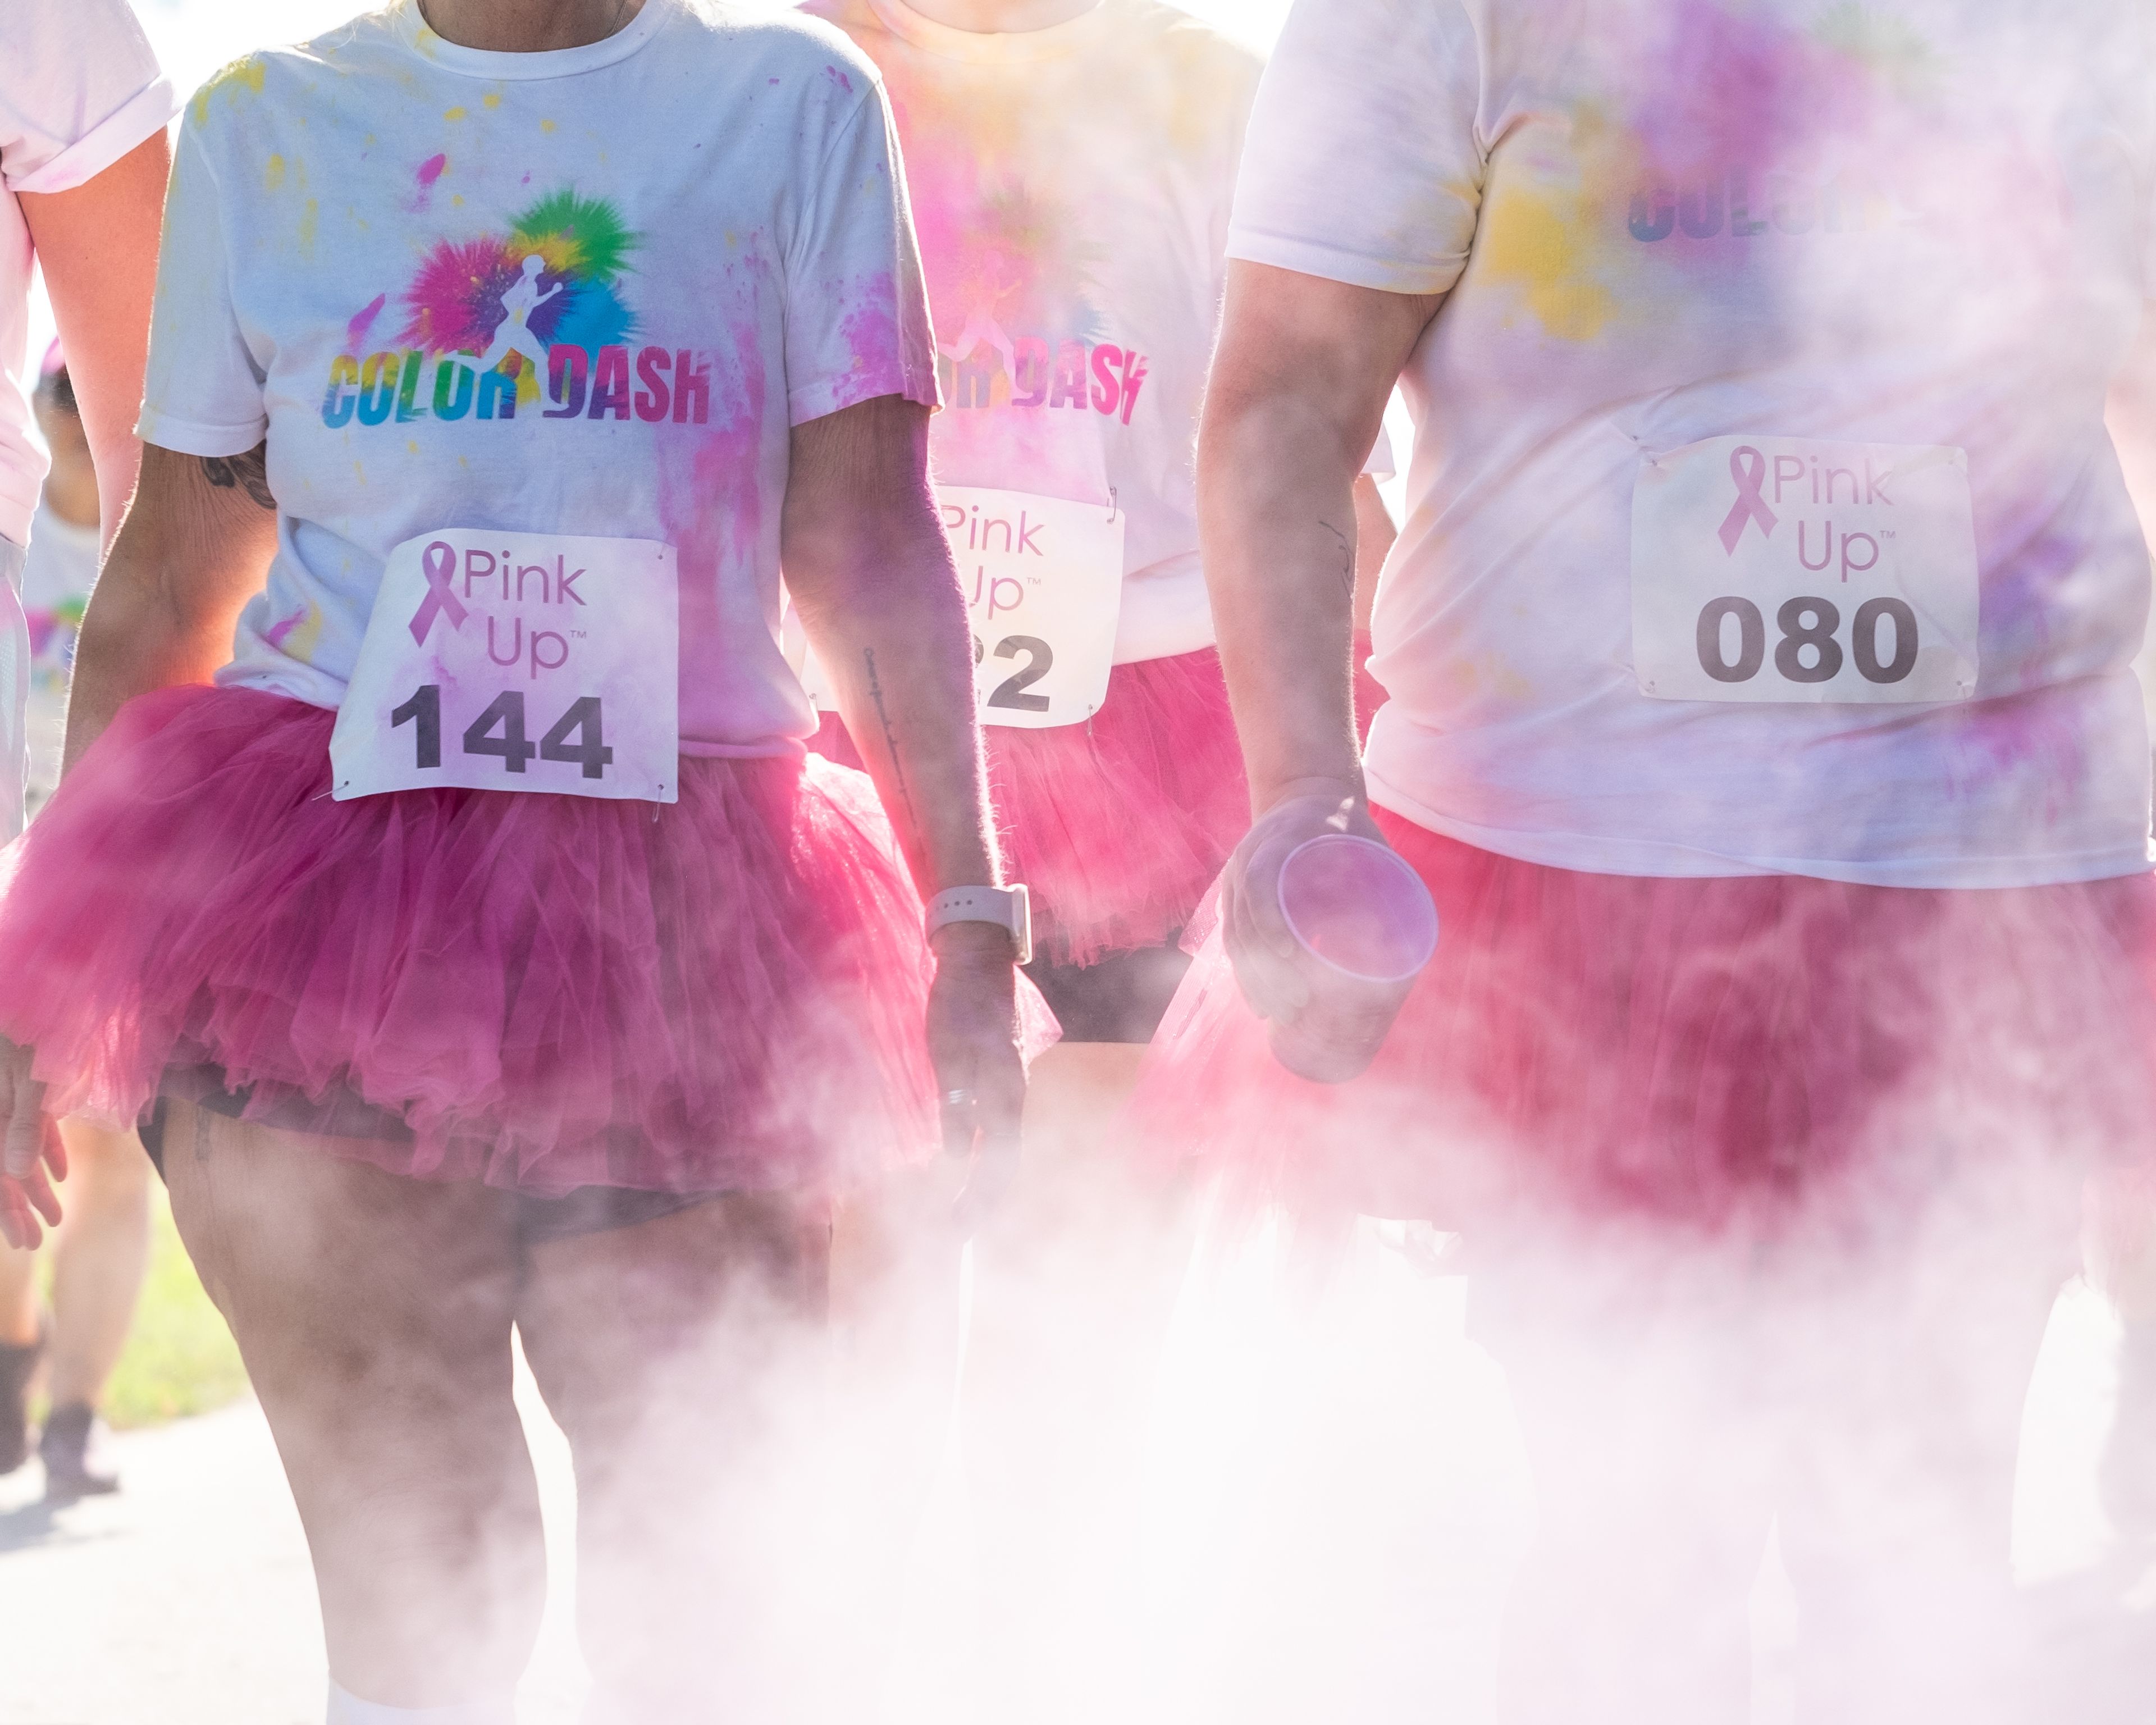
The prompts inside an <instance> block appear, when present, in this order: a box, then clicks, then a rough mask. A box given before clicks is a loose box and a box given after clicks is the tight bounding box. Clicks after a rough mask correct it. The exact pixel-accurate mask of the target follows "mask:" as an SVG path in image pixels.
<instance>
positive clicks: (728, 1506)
mask: <svg viewBox="0 0 2156 1725" xmlns="http://www.w3.org/2000/svg"><path fill="white" fill-rule="evenodd" d="M829 1234H830V1230H829V1221H828V1219H827V1216H826V1214H824V1208H823V1207H822V1206H820V1205H817V1204H809V1203H806V1202H803V1201H799V1200H796V1199H791V1198H788V1197H783V1196H775V1195H739V1196H729V1197H725V1198H720V1199H712V1200H711V1201H708V1202H706V1203H703V1204H697V1205H696V1206H694V1207H692V1208H690V1209H684V1210H680V1211H677V1212H675V1214H671V1215H668V1216H665V1217H662V1218H660V1219H656V1220H653V1221H648V1222H643V1223H639V1224H636V1225H634V1226H632V1227H626V1228H619V1229H612V1230H606V1231H603V1232H598V1233H592V1234H586V1235H577V1236H573V1237H570V1238H567V1239H557V1240H549V1241H547V1242H546V1243H544V1244H541V1245H534V1246H533V1247H531V1250H530V1251H529V1253H528V1255H527V1262H526V1280H525V1285H524V1288H523V1291H522V1295H521V1299H520V1302H519V1306H518V1314H517V1321H518V1324H519V1326H520V1328H521V1332H522V1335H523V1338H524V1350H525V1355H526V1358H527V1359H528V1360H529V1361H530V1362H531V1369H532V1373H533V1375H534V1377H535V1378H536V1379H537V1381H538V1384H539V1387H540V1389H541V1392H542V1394H544V1395H545V1397H546V1399H547V1406H548V1407H549V1408H550V1409H552V1412H553V1414H554V1416H555V1418H556V1419H557V1420H558V1421H559V1422H560V1423H561V1425H562V1430H564V1431H565V1432H566V1433H567V1435H568V1439H569V1444H570V1448H571V1451H572V1455H573V1457H574V1460H575V1464H576V1471H577V1549H578V1588H579V1599H578V1618H579V1622H580V1625H581V1628H582V1632H583V1649H584V1655H585V1658H586V1660H587V1661H588V1664H589V1665H590V1666H591V1668H592V1671H593V1678H594V1681H595V1684H596V1686H597V1689H598V1694H599V1695H600V1696H601V1697H603V1698H604V1705H606V1706H608V1707H611V1708H612V1709H613V1712H614V1713H616V1714H619V1716H621V1717H631V1718H665V1719H669V1720H676V1721H681V1722H684V1725H687V1722H690V1721H695V1720H701V1719H705V1718H715V1719H716V1718H733V1717H742V1718H755V1719H766V1718H778V1717H793V1716H794V1714H793V1709H795V1708H797V1707H800V1706H802V1705H803V1698H804V1692H805V1689H806V1685H805V1684H804V1681H803V1680H804V1676H808V1675H811V1674H814V1673H816V1672H817V1671H818V1664H817V1661H818V1659H819V1653H820V1648H821V1644H822V1640H823V1639H824V1638H823V1637H822V1636H821V1635H820V1634H819V1629H820V1625H821V1620H820V1619H819V1618H818V1617H817V1616H816V1615H815V1614H814V1611H813V1610H812V1609H811V1607H810V1604H809V1599H810V1594H812V1592H813V1590H814V1587H815V1585H816V1584H818V1583H819V1581H820V1579H821V1565H820V1564H819V1563H818V1562H816V1561H815V1558H814V1554H815V1553H816V1552H817V1551H818V1550H819V1546H818V1543H817V1538H818V1534H819V1527H818V1519H819V1515H820V1513H821V1512H822V1510H823V1507H824V1505H823V1498H824V1493H823V1491H822V1490H821V1485H822V1481H823V1480H824V1477H825V1476H826V1474H827V1472H828V1470H827V1469H826V1468H825V1467H824V1466H823V1464H824V1461H825V1460H826V1459H827V1458H828V1452H829V1444H830V1443H831V1442H832V1440H833V1439H832V1434H831V1432H830V1430H829V1424H828V1422H827V1421H826V1420H824V1417H823V1415H824V1409H825V1406H826V1398H825V1390H826V1382H825V1379H826V1373H827V1369H828V1364H829V1362H828V1360H827V1359H826V1358H825V1356H824V1351H823V1349H824V1321H825V1312H826V1307H827V1291H826V1289H827V1281H828V1272H827V1263H828V1258H829Z"/></svg>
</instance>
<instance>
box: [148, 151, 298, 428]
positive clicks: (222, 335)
mask: <svg viewBox="0 0 2156 1725" xmlns="http://www.w3.org/2000/svg"><path fill="white" fill-rule="evenodd" d="M220 202H221V194H220V191H219V187H218V180H217V176H216V174H215V172H213V170H212V168H211V166H210V162H209V159H208V154H207V152H206V151H205V150H204V148H203V139H202V136H201V134H200V132H198V131H197V130H196V128H195V126H193V125H192V124H189V125H187V126H184V127H182V129H181V132H180V145H179V148H178V149H177V151H174V152H173V157H172V187H171V189H170V190H169V191H167V193H166V194H165V238H164V244H163V246H162V249H161V250H160V252H159V254H158V259H157V305H156V308H155V310H154V311H152V312H151V317H150V365H149V369H148V372H146V375H145V376H144V378H143V381H142V417H141V423H140V424H137V425H136V428H135V431H136V436H138V437H140V438H141V439H142V441H143V442H145V443H147V444H156V445H157V447H158V448H159V449H173V450H177V452H178V453H179V454H182V455H237V454H242V453H244V451H246V450H249V449H253V448H254V446H255V445H256V444H259V443H260V442H261V441H262V439H264V437H265V436H266V435H267V434H268V433H269V413H268V410H267V408H266V407H265V406H264V400H263V382H264V375H265V374H264V372H263V369H262V367H260V366H259V364H257V363H256V362H255V359H254V355H253V354H252V353H251V352H249V351H248V347H247V343H246V341H245V339H244V336H242V334H241V331H240V325H239V313H238V312H237V311H235V310H234V305H233V301H232V269H231V259H230V256H229V254H228V250H227V248H226V244H225V233H224V219H223V211H222V209H221V208H220V207H219V205H220Z"/></svg>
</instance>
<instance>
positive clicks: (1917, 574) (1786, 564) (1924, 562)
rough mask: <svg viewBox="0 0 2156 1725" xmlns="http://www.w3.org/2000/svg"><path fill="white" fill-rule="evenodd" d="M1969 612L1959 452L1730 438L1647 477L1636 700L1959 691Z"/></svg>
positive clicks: (1972, 659) (1968, 657)
mask: <svg viewBox="0 0 2156 1725" xmlns="http://www.w3.org/2000/svg"><path fill="white" fill-rule="evenodd" d="M1977 606H1978V583H1977V561H1976V530H1975V520H1974V512H1973V510H1972V508H1971V505H1970V501H1969V459H1968V457H1967V456H1966V455H1965V454H1963V452H1962V451H1961V450H1959V449H1946V448H1938V447H1924V446H1910V445H1903V444H1840V443H1823V442H1816V441H1812V440H1809V439H1799V438H1784V437H1757V436H1746V437H1720V438H1712V439H1708V440H1707V442H1704V443H1697V444H1690V445H1688V446H1687V447H1686V448H1684V449H1676V450H1673V451H1671V452H1670V453H1669V454H1665V455H1662V456H1660V457H1658V458H1656V459H1652V460H1650V461H1649V462H1648V463H1646V465H1645V466H1644V467H1642V469H1641V470H1640V477H1639V480H1638V483H1637V485H1635V488H1634V490H1633V494H1632V655H1633V662H1634V665H1635V670H1636V671H1637V674H1638V676H1639V681H1640V691H1641V692H1642V693H1643V694H1646V695H1650V696H1657V697H1659V698H1661V699H1663V700H1671V701H1804V702H1852V703H1856V702H1864V703H1874V702H1902V703H1916V702H1943V701H1967V700H1969V698H1970V697H1971V696H1973V695H1974V693H1975V692H1976V675H1977Z"/></svg>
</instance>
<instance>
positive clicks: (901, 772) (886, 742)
mask: <svg viewBox="0 0 2156 1725" xmlns="http://www.w3.org/2000/svg"><path fill="white" fill-rule="evenodd" d="M861 656H862V658H863V659H865V660H867V662H868V668H869V696H870V699H871V700H873V701H875V710H876V721H877V722H878V723H879V724H880V725H881V726H883V746H884V747H885V748H886V749H888V750H890V751H891V775H892V777H893V778H896V780H897V782H898V794H899V795H900V796H901V798H904V799H905V801H906V819H909V820H911V822H913V824H915V825H916V827H917V826H919V825H920V824H921V817H920V815H919V814H917V813H916V811H915V809H914V807H913V788H912V787H911V785H909V784H908V783H906V762H903V761H902V760H901V759H900V758H899V755H898V736H897V733H896V732H894V731H893V730H892V729H891V713H890V711H889V710H888V709H887V708H886V707H885V706H884V704H883V680H882V679H881V678H880V677H879V676H877V675H876V668H875V649H874V648H873V647H871V648H870V649H868V650H867V651H866V652H865V653H864V654H863V655H861Z"/></svg>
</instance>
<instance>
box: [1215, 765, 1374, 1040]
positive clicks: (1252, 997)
mask: <svg viewBox="0 0 2156 1725" xmlns="http://www.w3.org/2000/svg"><path fill="white" fill-rule="evenodd" d="M1327 833H1353V834H1355V836H1356V837H1357V838H1358V839H1374V840H1375V841H1376V842H1377V843H1378V844H1380V845H1383V843H1384V842H1385V835H1384V834H1383V833H1381V832H1379V831H1378V825H1377V823H1376V822H1375V821H1373V820H1372V819H1370V811H1369V809H1368V808H1367V807H1365V806H1364V804H1363V796H1362V793H1361V792H1360V790H1358V788H1356V787H1355V786H1353V785H1352V784H1349V783H1345V782H1344V781H1341V780H1337V779H1303V780H1301V781H1299V782H1298V783H1294V784H1291V785H1290V786H1288V787H1287V788H1286V792H1285V793H1283V794H1282V795H1281V797H1280V798H1278V799H1277V800H1276V802H1275V803H1273V805H1272V807H1270V809H1266V810H1265V813H1264V814H1261V815H1260V816H1259V817H1258V819H1257V820H1256V822H1255V824H1253V825H1252V826H1251V828H1250V831H1249V832H1247V833H1245V834H1244V835H1243V842H1242V843H1241V844H1240V845H1237V846H1236V847H1235V855H1233V856H1231V857H1229V859H1228V867H1227V870H1226V871H1225V873H1224V875H1223V876H1222V879H1221V885H1220V913H1221V939H1222V941H1223V942H1224V944H1225V946H1226V947H1227V949H1228V957H1229V960H1230V961H1231V962H1232V963H1234V965H1235V981H1236V982H1237V983H1239V984H1240V986H1241V988H1242V990H1243V998H1244V999H1245V1000H1247V1001H1249V1002H1250V1009H1251V1010H1252V1011H1253V1012H1255V1013H1256V1014H1257V1015H1258V1016H1259V1017H1260V1018H1261V1019H1277V1020H1281V1021H1283V1022H1285V1021H1286V1020H1288V1019H1293V1018H1294V1017H1295V1015H1296V1014H1297V1013H1299V1012H1301V1010H1302V1009H1303V1008H1304V1007H1305V1006H1306V1004H1309V1000H1310V983H1309V982H1308V980H1307V979H1306V978H1305V977H1304V975H1303V973H1302V969H1301V964H1300V963H1299V962H1298V958H1299V954H1300V953H1301V942H1298V941H1297V940H1296V937H1295V935H1294V933H1293V932H1292V931H1291V930H1290V928H1289V927H1288V926H1287V919H1286V917H1285V916H1282V915H1281V903H1280V876H1281V868H1282V866H1283V865H1285V864H1286V861H1287V860H1288V858H1289V856H1290V855H1291V854H1293V852H1294V851H1295V850H1296V847H1297V846H1299V845H1303V844H1305V843H1306V842H1307V841H1308V840H1310V839H1319V838H1322V837H1324V836H1325V834H1327Z"/></svg>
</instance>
